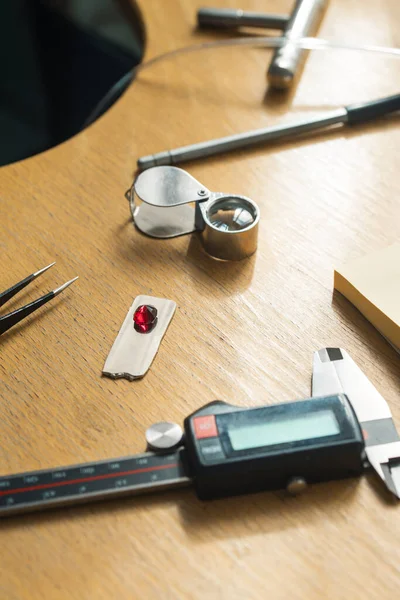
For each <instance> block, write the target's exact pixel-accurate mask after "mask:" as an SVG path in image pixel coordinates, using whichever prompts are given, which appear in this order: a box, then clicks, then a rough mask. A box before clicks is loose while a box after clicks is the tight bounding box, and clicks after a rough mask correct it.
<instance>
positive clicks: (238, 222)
mask: <svg viewBox="0 0 400 600" xmlns="http://www.w3.org/2000/svg"><path fill="white" fill-rule="evenodd" d="M207 218H208V220H209V222H210V223H211V225H212V226H213V227H215V228H216V229H218V230H220V231H243V229H247V227H250V226H251V225H252V224H253V223H254V222H255V220H256V218H257V214H256V210H255V208H254V206H252V205H251V204H250V203H249V202H247V201H246V200H245V199H244V198H229V197H226V198H222V199H221V200H218V201H217V202H214V204H212V205H211V206H210V208H209V209H208V211H207Z"/></svg>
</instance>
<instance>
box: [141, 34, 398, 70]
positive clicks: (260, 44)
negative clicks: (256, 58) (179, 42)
mask: <svg viewBox="0 0 400 600" xmlns="http://www.w3.org/2000/svg"><path fill="white" fill-rule="evenodd" d="M287 43H288V40H287V39H286V38H285V37H282V36H280V37H264V36H263V37H261V36H256V37H246V38H229V39H227V40H219V41H217V42H203V43H201V44H193V45H192V46H184V47H183V48H177V49H176V50H171V51H170V52H165V53H164V54H160V55H158V56H155V57H154V58H151V59H150V60H148V61H147V62H144V63H142V64H140V65H138V66H137V67H135V69H134V70H133V75H137V74H138V73H140V72H141V71H144V70H146V69H149V68H150V67H152V66H153V65H155V64H156V63H159V62H162V61H164V60H168V59H170V58H175V57H176V56H179V55H183V54H190V53H192V52H201V51H203V50H213V49H215V48H223V47H232V46H248V47H250V48H280V47H281V46H283V45H284V44H285V45H287ZM290 43H291V44H293V45H294V46H298V47H299V48H303V49H304V50H348V51H351V52H354V51H356V52H367V53H373V54H382V55H384V56H391V57H394V58H400V48H391V47H389V46H375V45H373V44H361V45H360V44H351V43H348V42H342V41H337V42H336V41H330V40H324V39H321V38H315V37H305V38H299V39H298V40H290Z"/></svg>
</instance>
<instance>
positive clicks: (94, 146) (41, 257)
mask: <svg viewBox="0 0 400 600" xmlns="http://www.w3.org/2000/svg"><path fill="white" fill-rule="evenodd" d="M138 4H139V7H140V9H141V11H142V14H143V20H144V23H145V25H146V29H147V32H146V35H147V50H146V57H147V58H150V57H153V56H155V55H157V54H159V53H161V52H165V51H168V50H173V49H175V48H177V47H181V46H185V45H188V44H192V43H194V42H200V41H205V40H212V39H215V38H216V35H215V34H211V33H201V34H200V33H198V32H196V31H194V22H195V11H196V8H197V4H198V3H197V2H194V1H192V0H140V1H139V2H138ZM201 4H202V5H205V6H207V5H208V6H212V5H215V4H219V5H220V6H226V7H228V6H232V7H235V6H236V7H238V8H239V7H240V8H244V9H249V10H259V11H262V10H265V9H267V10H271V12H274V11H276V12H284V11H286V10H289V8H290V4H291V2H290V1H286V0H281V1H280V0H269V2H268V3H267V6H266V3H265V2H264V1H263V0H219V1H218V3H215V2H214V1H213V0H202V3H201ZM399 21H400V8H399V3H398V0H386V1H385V2H382V0H331V3H330V5H329V8H328V10H327V13H326V15H325V18H324V21H323V24H322V27H321V28H320V34H321V35H322V36H325V37H327V38H331V39H340V40H349V41H353V42H360V43H364V42H369V43H374V44H382V45H396V46H399V45H400V33H399V31H400V30H399ZM224 37H226V36H224ZM269 58H270V51H267V50H261V49H246V50H244V49H240V48H239V49H237V48H226V49H219V50H213V51H211V50H209V51H203V52H201V53H196V54H194V53H193V54H190V55H187V56H181V57H179V58H177V59H176V60H174V61H172V60H171V61H165V62H162V63H159V64H157V65H155V66H154V67H153V68H152V69H151V70H150V69H149V70H148V71H143V72H142V73H141V74H140V75H139V76H138V78H137V79H136V81H135V82H134V84H133V85H132V86H131V87H130V89H129V90H128V91H127V92H126V93H125V94H124V96H123V97H122V98H121V99H120V100H119V101H118V102H117V103H116V104H115V105H114V106H113V107H112V108H111V110H109V111H108V113H107V114H106V115H104V116H103V117H102V118H101V119H100V120H99V121H97V122H96V123H95V124H94V125H92V126H91V127H90V128H89V129H87V130H86V131H84V132H82V133H81V134H79V135H77V136H76V137H74V138H73V139H71V140H69V141H67V142H66V143H64V144H62V145H61V146H59V147H57V148H54V149H52V150H50V151H48V152H45V153H43V154H41V155H38V156H36V157H33V158H31V159H29V160H25V161H23V162H20V163H16V164H13V165H10V166H7V167H4V168H2V169H1V171H0V184H1V186H0V228H1V238H0V245H1V258H2V268H1V273H0V289H5V288H6V287H8V286H10V285H11V284H13V283H15V282H16V281H18V280H19V279H21V278H22V277H24V276H25V275H27V274H28V273H31V272H32V271H34V270H35V269H38V268H40V267H42V266H44V265H46V264H48V263H50V262H51V261H52V260H56V261H57V266H56V267H55V268H53V269H52V270H51V271H49V273H47V274H46V275H45V276H43V277H41V278H40V280H38V281H37V282H35V284H34V285H33V286H32V288H31V289H27V290H26V292H24V293H23V294H22V295H21V297H19V298H18V299H16V300H15V306H16V305H17V304H18V303H19V302H23V301H25V300H28V299H33V298H35V297H37V296H38V295H39V294H40V292H41V291H42V290H48V289H52V288H53V287H54V286H55V285H57V284H60V283H63V282H64V281H66V280H67V279H69V278H70V277H73V276H74V275H79V276H80V279H79V282H77V283H76V284H74V286H73V287H71V288H70V289H69V290H68V291H67V292H65V293H64V294H63V295H62V296H59V297H58V298H57V300H55V301H54V302H53V303H52V306H50V305H49V307H48V308H44V309H42V310H41V311H40V313H38V314H37V316H35V317H31V318H30V319H28V320H27V321H26V323H25V324H21V325H20V326H18V327H16V328H14V329H13V330H10V331H9V332H8V333H7V334H6V335H4V336H2V338H1V364H0V374H1V388H0V401H1V403H0V432H1V443H0V470H1V473H2V474H7V473H13V472H18V471H25V470H30V469H39V468H46V467H52V466H57V465H67V464H71V463H77V462H85V461H90V460H100V459H102V458H109V457H113V456H123V455H125V454H132V453H135V452H139V451H142V449H143V446H144V435H143V434H144V430H145V428H146V427H147V426H148V425H150V424H151V423H153V422H154V421H158V420H163V419H165V418H168V419H170V420H174V421H177V422H182V420H183V418H184V417H185V416H186V415H187V414H188V413H189V412H191V411H192V410H194V409H195V408H197V407H199V406H200V405H201V404H204V403H206V402H208V401H211V400H213V399H215V398H224V399H226V400H228V401H231V402H232V403H235V404H238V405H243V406H250V405H261V404H264V403H274V402H280V401H285V400H290V399H293V398H300V397H305V396H307V395H308V394H309V391H310V375H311V361H312V352H313V351H314V350H316V349H318V348H320V347H323V346H326V345H333V346H336V345H340V346H342V347H344V348H346V350H347V351H348V352H349V353H350V354H351V356H352V357H353V358H354V360H355V361H356V362H358V363H359V364H360V366H362V368H363V369H364V371H365V373H366V374H367V376H368V377H369V378H370V379H371V381H372V382H373V383H374V385H375V386H376V387H377V388H378V389H379V390H380V392H381V393H382V394H383V395H384V396H385V398H386V399H387V401H388V402H389V404H390V407H391V409H392V412H393V414H394V417H395V420H396V421H397V423H398V424H399V425H400V394H399V391H400V390H399V375H400V364H399V358H398V356H397V355H396V353H395V352H394V350H393V349H392V348H391V347H390V346H389V345H388V344H387V343H386V342H385V341H384V340H383V339H382V337H381V336H380V335H379V334H378V333H377V332H376V331H375V330H374V329H373V327H372V326H371V325H370V324H369V323H368V322H367V321H366V320H365V319H364V318H363V317H362V316H361V315H360V314H359V313H358V312H357V311H356V310H355V309H354V308H353V307H352V306H351V305H350V304H349V303H348V302H347V301H346V300H344V299H342V298H341V297H340V296H338V295H332V290H333V269H334V267H335V266H337V265H338V264H342V263H343V262H346V261H348V260H350V259H352V258H354V257H357V256H361V255H362V254H365V253H367V252H368V251H369V250H374V249H378V248H382V247H384V246H385V245H389V244H391V243H393V242H394V241H395V240H396V239H398V238H399V229H400V208H399V196H400V179H399V176H398V151H399V141H400V133H399V128H398V119H397V120H396V119H395V118H392V119H387V120H384V121H382V122H380V123H376V124H371V125H369V126H365V127H360V128H357V129H354V130H349V129H348V130H343V131H337V132H331V133H329V134H323V135H317V136H314V138H313V139H312V140H311V139H307V140H303V141H297V142H296V143H289V142H287V143H285V144H281V145H279V146H275V147H270V148H262V149H257V150H252V151H250V152H238V153H235V154H232V155H230V156H226V157H219V158H214V159H209V160H205V161H202V162H198V163H196V164H195V163H193V164H188V165H185V167H186V168H187V169H188V171H189V172H190V173H191V174H192V175H193V176H194V177H196V178H197V179H199V180H200V181H202V182H204V185H205V186H207V187H208V188H210V189H212V190H216V191H225V192H234V193H238V194H243V195H247V196H249V197H251V198H253V199H254V200H256V201H257V202H258V203H259V205H260V208H261V223H260V234H259V249H258V252H257V254H256V255H255V256H253V257H252V258H251V259H249V260H247V261H244V262H241V263H237V264H233V263H232V264H223V263H218V262H216V261H213V260H212V259H210V258H208V257H207V256H206V255H205V254H204V252H203V251H202V248H201V245H200V242H199V240H198V239H197V238H196V237H195V236H193V237H190V236H185V237H182V238H178V239H175V240H169V241H167V240H166V241H162V240H152V239H148V238H145V237H144V236H141V235H140V234H139V233H138V232H136V231H135V229H134V227H133V225H132V223H131V221H130V218H129V207H128V203H127V202H126V200H125V199H124V196H123V194H124V192H125V190H126V189H127V188H128V187H129V185H130V183H131V181H132V177H133V173H134V170H135V164H136V160H137V158H138V157H139V156H142V155H146V154H150V153H152V152H156V151H159V150H164V149H166V148H169V147H174V146H179V145H183V144H187V143H192V142H196V141H201V140H204V139H207V138H210V137H217V136H222V135H228V134H231V133H234V132H238V131H245V130H247V129H252V128H256V127H261V126H263V125H265V126H266V125H268V124H273V123H278V122H284V121H286V120H289V119H292V118H293V119H296V118H300V117H303V116H306V115H312V114H313V115H314V114H320V113H322V112H323V111H326V110H329V109H330V108H334V107H337V106H341V105H343V104H346V103H351V102H357V101H362V100H367V99H370V98H371V99H372V98H378V97H381V96H382V97H383V96H385V95H389V94H394V93H398V91H399V84H400V66H399V65H400V63H399V62H398V61H396V60H394V59H390V58H381V57H378V56H372V55H365V54H361V53H349V52H335V53H333V52H321V53H314V54H313V55H312V56H310V57H309V59H308V61H307V63H306V65H305V68H304V71H303V74H302V77H301V80H300V81H299V82H298V84H297V86H296V88H295V89H294V90H293V92H292V93H291V94H290V95H289V96H287V97H285V96H282V95H277V94H272V95H271V94H268V93H266V81H265V73H266V70H267V65H268V61H269ZM30 287H31V286H30ZM138 294H150V295H155V296H159V297H165V298H170V299H172V300H175V301H176V302H177V304H178V309H177V312H176V315H175V317H174V320H173V321H172V323H171V326H170V327H169V330H168V331H167V333H166V336H165V338H164V340H163V342H162V345H161V348H160V351H159V353H158V355H157V357H156V359H155V361H154V363H153V365H152V367H151V369H150V371H149V373H148V374H147V375H146V377H145V378H144V379H143V380H140V381H136V382H131V383H130V382H128V381H125V380H118V381H112V380H109V379H106V378H102V377H101V369H102V366H103V364H104V360H105V357H106V356H107V354H108V352H109V350H110V348H111V346H112V343H113V341H114V339H115V336H116V334H117V332H118V330H119V328H120V326H121V323H122V321H123V319H124V316H125V314H126V311H127V309H128V307H129V306H130V305H131V303H132V299H133V298H134V297H135V296H136V295H138ZM13 305H14V303H13ZM399 510H400V509H399V507H398V506H397V505H396V504H395V503H393V502H391V499H390V498H388V497H387V496H386V495H385V494H384V493H383V492H382V490H381V488H380V486H379V483H378V482H377V481H376V480H375V479H374V477H373V476H368V477H367V478H364V479H362V480H360V481H357V480H349V481H345V482H334V483H332V484H326V485H325V484H324V485H316V486H313V487H312V489H310V490H309V492H308V494H306V495H305V496H304V497H301V498H298V499H291V498H287V497H286V496H285V495H284V494H283V493H265V494H259V495H255V496H251V497H242V498H234V499H228V500H224V501H216V502H212V503H201V502H200V501H198V500H197V499H196V498H195V496H194V494H193V493H192V492H191V491H190V490H185V491H180V492H178V491H177V492H174V493H172V492H171V493H168V494H164V495H160V496H153V497H141V498H132V499H127V500H121V501H118V502H117V501H114V502H109V503H104V504H102V505H92V506H87V507H81V508H71V509H68V510H62V511H58V512H53V513H48V514H41V515H36V516H25V517H18V518H14V519H12V520H9V521H3V522H1V523H0V543H1V553H0V598H2V599H3V598H4V600H22V599H28V598H29V600H36V599H39V598H40V599H43V598H45V599H48V598H49V599H52V600H58V599H64V598H65V599H75V598H76V599H79V600H86V599H88V600H89V599H90V600H92V599H94V598H96V599H97V598H98V599H101V600H105V599H107V600H109V599H115V598H119V599H131V598H146V599H153V598H154V599H156V598H157V600H160V599H163V600H164V599H165V600H170V599H171V600H176V599H181V598H182V599H185V600H186V599H188V600H198V599H200V598H207V599H211V600H214V599H215V600H217V599H218V600H220V599H221V600H222V599H223V600H225V599H229V600H232V599H236V598H237V599H239V598H241V599H242V598H245V599H246V600H253V599H254V600H259V599H263V600H264V599H266V598H271V599H273V600H286V599H287V598H292V599H294V600H305V599H312V600H314V599H315V600H316V599H320V598H324V599H329V600H345V599H346V600H348V599H349V598H351V599H352V600H358V599H361V598H363V599H365V598H368V599H375V598H376V599H378V598H379V600H394V599H395V598H398V595H399V585H400V567H399V561H398V543H399V535H400V519H399V514H400V513H399Z"/></svg>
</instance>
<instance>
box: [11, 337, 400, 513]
mask: <svg viewBox="0 0 400 600" xmlns="http://www.w3.org/2000/svg"><path fill="white" fill-rule="evenodd" d="M312 393H313V397H312V398H309V399H307V400H298V401H296V402H288V403H284V404H278V405H270V406H264V407H259V408H239V407H234V406H231V405H229V404H227V403H225V402H221V401H216V402H211V403H210V404H207V405H206V406H204V407H203V408H201V409H200V410H198V411H196V412H194V413H193V414H191V415H190V416H189V417H187V418H186V419H185V422H184V436H182V435H181V433H182V430H181V429H180V428H179V426H177V425H174V424H168V423H164V424H156V426H153V427H152V428H150V429H149V430H148V436H147V439H148V441H150V442H151V445H152V447H153V448H157V449H158V451H157V452H146V453H144V454H140V455H136V456H131V457H125V458H117V459H113V460H108V461H101V462H93V463H87V464H83V465H76V466H71V467H63V468H56V469H48V470H43V471H34V472H29V473H21V474H18V475H8V476H5V477H2V478H0V515H1V516H3V517H6V516H8V515H10V516H11V515H12V514H15V513H24V512H30V511H34V510H42V509H45V508H52V507H55V506H57V505H70V504H78V503H83V502H91V501H95V500H100V499H106V498H114V497H116V496H123V495H132V494H139V493H144V492H149V491H155V490H162V489H170V488H173V487H179V486H189V485H194V488H195V490H196V493H197V495H198V496H199V497H200V498H201V499H212V498H217V497H223V496H231V495H237V494H246V493H250V492H257V491H261V490H275V489H282V488H286V489H288V490H289V491H290V492H292V493H298V492H300V491H302V490H303V489H304V488H305V487H306V486H307V484H309V483H317V482H320V481H327V480H333V479H341V478H344V477H351V476H356V475H360V474H361V473H363V472H364V470H365V469H366V468H367V467H368V466H371V467H372V468H373V469H374V470H375V471H376V473H377V474H378V475H379V477H380V478H381V479H382V480H383V482H384V483H385V484H386V487H387V488H388V489H389V490H390V491H391V492H392V493H393V494H394V495H395V496H396V497H397V498H400V438H399V435H398V433H397V431H396V428H395V426H394V423H393V419H392V415H391V412H390V409H389V407H388V405H387V403H386V402H385V400H384V399H383V398H382V396H381V395H380V394H379V393H378V391H377V390H376V389H375V388H374V387H373V385H372V384H371V383H370V381H369V380H368V379H367V377H366V376H365V375H364V374H363V372H362V371H361V370H360V369H359V368H358V367H357V365H356V364H355V363H354V362H353V360H352V359H351V358H350V356H349V355H348V354H347V353H346V352H345V351H344V350H341V349H340V348H325V349H323V350H320V351H319V352H316V353H315V355H314V368H313V385H312Z"/></svg>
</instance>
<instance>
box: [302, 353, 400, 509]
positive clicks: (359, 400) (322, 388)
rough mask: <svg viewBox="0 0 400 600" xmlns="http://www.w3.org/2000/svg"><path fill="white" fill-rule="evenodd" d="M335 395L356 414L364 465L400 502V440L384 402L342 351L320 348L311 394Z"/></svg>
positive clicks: (315, 363) (316, 354)
mask: <svg viewBox="0 0 400 600" xmlns="http://www.w3.org/2000/svg"><path fill="white" fill-rule="evenodd" d="M338 393H344V394H346V395H347V397H348V399H349V400H350V404H351V405H352V407H353V409H354V412H355V413H356V416H357V419H358V421H359V423H360V426H361V428H362V431H363V434H364V440H365V453H366V456H367V458H368V462H369V463H370V465H371V467H372V468H373V469H374V471H375V472H376V473H377V475H379V477H380V478H381V479H382V481H383V482H384V483H385V485H386V487H387V488H388V490H390V491H391V492H392V493H393V494H394V495H395V496H396V497H397V498H399V499H400V437H399V434H398V433H397V430H396V427H395V424H394V422H393V417H392V413H391V412H390V408H389V406H388V404H387V402H386V401H385V400H384V398H383V397H382V396H381V394H380V393H379V392H378V390H377V389H376V388H375V387H374V386H373V385H372V383H371V382H370V381H369V379H368V378H367V377H366V375H364V373H363V372H362V371H361V369H360V368H359V367H358V366H357V365H356V363H355V362H354V361H353V360H352V358H350V356H349V355H348V354H347V352H346V351H345V350H342V349H341V348H324V349H323V350H319V351H318V352H315V353H314V364H313V381H312V395H313V396H326V395H328V394H338Z"/></svg>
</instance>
